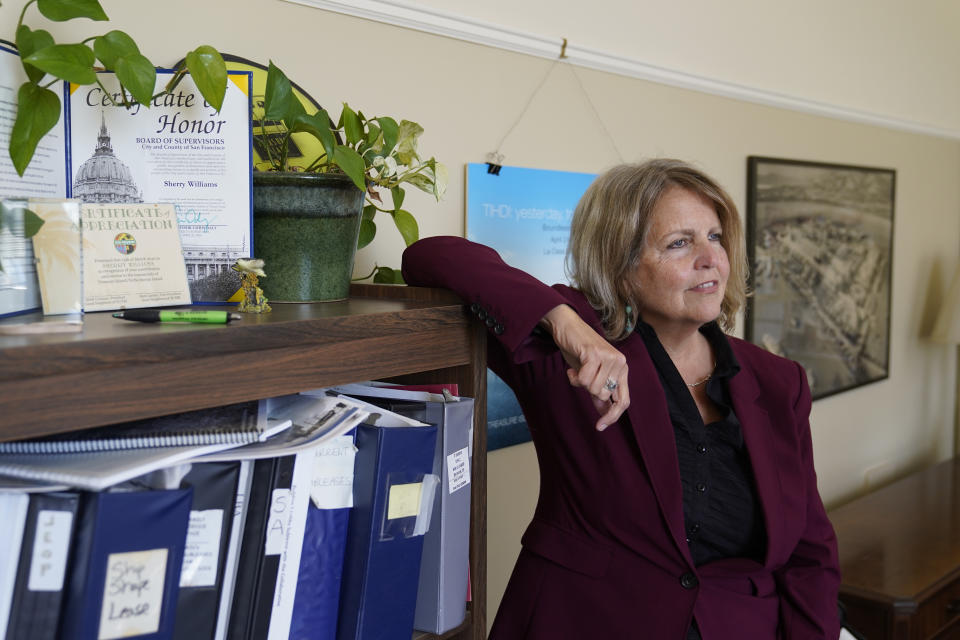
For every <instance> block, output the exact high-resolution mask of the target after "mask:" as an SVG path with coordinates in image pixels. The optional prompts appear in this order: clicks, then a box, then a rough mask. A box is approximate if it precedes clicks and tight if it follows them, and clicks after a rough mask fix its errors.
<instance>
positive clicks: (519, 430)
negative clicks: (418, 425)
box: [466, 164, 596, 450]
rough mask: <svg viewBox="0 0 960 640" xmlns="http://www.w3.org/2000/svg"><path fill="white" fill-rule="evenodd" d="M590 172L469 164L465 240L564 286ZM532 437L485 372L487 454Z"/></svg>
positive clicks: (511, 399) (501, 385) (501, 387)
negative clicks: (573, 232) (574, 227)
mask: <svg viewBox="0 0 960 640" xmlns="http://www.w3.org/2000/svg"><path fill="white" fill-rule="evenodd" d="M595 177H596V175H595V174H591V173H572V172H569V171H549V170H546V169H525V168H520V167H509V166H505V167H503V168H502V169H501V170H500V173H499V175H495V174H492V173H488V172H487V165H486V164H468V165H467V224H466V227H467V239H468V240H472V241H473V242H479V243H480V244H484V245H487V246H488V247H491V248H493V249H495V250H496V251H497V252H498V253H499V254H500V257H501V258H503V260H504V262H506V263H507V264H509V265H510V266H512V267H516V268H518V269H522V270H523V271H526V272H527V273H529V274H530V275H532V276H534V277H535V278H537V279H538V280H540V281H542V282H544V283H546V284H556V283H564V282H566V281H567V280H566V276H565V273H564V269H563V264H564V259H565V256H566V251H567V240H568V238H569V237H570V222H571V220H572V219H573V210H574V208H576V206H577V202H578V201H579V200H580V196H582V195H583V192H584V191H586V190H587V187H588V186H589V185H590V183H591V182H593V179H594V178H595ZM528 440H530V433H529V431H528V430H527V421H526V420H525V419H524V417H523V413H522V412H521V411H520V405H519V403H518V402H517V399H516V396H514V394H513V391H511V390H510V387H508V386H507V384H506V383H505V382H503V380H501V379H500V378H498V377H497V376H496V375H495V374H494V373H493V372H492V371H489V370H488V371H487V450H493V449H500V448H502V447H509V446H511V445H515V444H519V443H521V442H527V441H528Z"/></svg>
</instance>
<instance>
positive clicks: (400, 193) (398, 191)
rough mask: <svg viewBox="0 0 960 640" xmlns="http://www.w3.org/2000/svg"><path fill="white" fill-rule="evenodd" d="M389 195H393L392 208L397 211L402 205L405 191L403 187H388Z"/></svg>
mask: <svg viewBox="0 0 960 640" xmlns="http://www.w3.org/2000/svg"><path fill="white" fill-rule="evenodd" d="M390 195H391V196H393V210H394V211H399V210H400V207H402V206H403V199H404V197H406V195H407V192H406V191H404V190H403V187H400V186H397V187H393V188H392V189H390Z"/></svg>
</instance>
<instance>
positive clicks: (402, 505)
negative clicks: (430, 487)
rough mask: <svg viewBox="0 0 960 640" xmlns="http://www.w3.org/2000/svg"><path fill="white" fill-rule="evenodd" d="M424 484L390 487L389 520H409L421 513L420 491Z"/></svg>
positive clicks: (414, 483)
mask: <svg viewBox="0 0 960 640" xmlns="http://www.w3.org/2000/svg"><path fill="white" fill-rule="evenodd" d="M422 487H423V483H422V482H411V483H409V484H395V485H393V486H391V487H390V497H389V498H388V501H387V520H393V519H395V518H409V517H410V516H415V515H418V514H419V513H420V489H421V488H422Z"/></svg>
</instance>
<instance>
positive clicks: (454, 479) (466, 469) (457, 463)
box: [447, 447, 470, 493]
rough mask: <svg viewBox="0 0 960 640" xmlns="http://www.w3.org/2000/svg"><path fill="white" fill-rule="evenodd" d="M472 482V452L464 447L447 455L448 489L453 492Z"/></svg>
mask: <svg viewBox="0 0 960 640" xmlns="http://www.w3.org/2000/svg"><path fill="white" fill-rule="evenodd" d="M468 484H470V454H469V453H467V448H466V447H464V448H463V449H460V450H459V451H454V452H453V453H451V454H450V455H448V456H447V490H448V491H449V492H450V493H453V492H454V491H456V490H457V489H463V488H464V487H465V486H467V485H468Z"/></svg>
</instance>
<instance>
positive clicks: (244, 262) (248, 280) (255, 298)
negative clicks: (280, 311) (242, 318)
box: [230, 258, 270, 313]
mask: <svg viewBox="0 0 960 640" xmlns="http://www.w3.org/2000/svg"><path fill="white" fill-rule="evenodd" d="M230 268H231V269H233V270H234V271H238V272H239V273H240V282H241V284H242V285H243V300H241V301H240V304H239V305H237V311H242V312H244V313H268V312H269V311H270V305H269V304H267V297H266V296H265V295H263V289H261V288H260V287H258V286H257V284H258V283H259V282H260V278H266V277H267V274H266V273H264V272H263V260H262V259H260V258H239V259H237V261H236V262H235V263H234V264H233V266H232V267H230Z"/></svg>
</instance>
